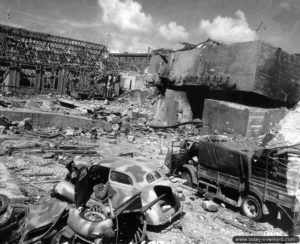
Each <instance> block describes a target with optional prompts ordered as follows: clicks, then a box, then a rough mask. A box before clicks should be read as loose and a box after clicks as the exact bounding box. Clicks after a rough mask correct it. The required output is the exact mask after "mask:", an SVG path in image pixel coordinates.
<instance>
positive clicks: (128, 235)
mask: <svg viewBox="0 0 300 244" xmlns="http://www.w3.org/2000/svg"><path fill="white" fill-rule="evenodd" d="M79 177H80V179H79V181H78V182H77V184H76V186H75V190H76V192H79V191H77V188H78V187H79V188H81V187H82V186H86V185H85V184H86V183H87V182H88V176H87V177H86V175H80V176H79ZM80 190H81V189H80ZM80 192H81V193H82V194H80V193H79V194H76V195H75V205H76V206H75V207H69V206H68V204H67V203H66V202H62V201H59V200H52V201H51V202H49V203H45V204H41V205H38V206H36V205H33V206H29V207H28V206H25V205H24V206H17V207H15V206H14V207H13V206H11V205H10V204H9V200H8V198H7V197H6V196H5V195H0V207H1V209H0V210H1V214H0V243H2V244H29V243H40V244H41V243H45V244H61V243H80V244H87V243H95V244H96V243H103V241H105V243H134V244H138V243H141V242H142V241H144V240H145V239H146V227H147V224H146V220H145V216H144V213H145V211H147V210H148V209H149V208H151V207H152V206H153V205H155V204H156V203H157V201H159V200H160V199H161V198H159V199H158V200H155V201H153V202H151V203H149V204H148V205H147V206H145V207H142V201H141V196H140V195H141V194H140V192H138V193H136V194H134V195H133V196H131V197H129V199H127V200H126V201H125V202H123V203H122V204H120V205H119V206H118V208H117V209H113V208H112V204H111V199H110V198H106V200H105V201H97V200H95V199H93V200H91V199H90V200H89V201H87V200H88V198H86V197H85V195H86V192H85V191H80Z"/></svg>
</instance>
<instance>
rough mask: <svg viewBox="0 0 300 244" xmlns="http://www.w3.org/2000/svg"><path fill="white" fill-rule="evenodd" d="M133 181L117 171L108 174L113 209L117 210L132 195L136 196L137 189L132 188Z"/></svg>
mask: <svg viewBox="0 0 300 244" xmlns="http://www.w3.org/2000/svg"><path fill="white" fill-rule="evenodd" d="M134 183H135V182H134V181H133V179H132V178H131V177H130V176H129V175H127V174H125V173H123V172H119V171H117V170H111V171H110V174H109V187H110V188H111V189H112V190H113V192H114V195H113V197H112V205H113V208H117V207H118V206H120V205H121V204H122V203H123V202H125V201H126V200H128V199H129V198H130V197H132V196H133V195H134V194H136V193H137V192H139V191H138V189H136V187H135V186H134Z"/></svg>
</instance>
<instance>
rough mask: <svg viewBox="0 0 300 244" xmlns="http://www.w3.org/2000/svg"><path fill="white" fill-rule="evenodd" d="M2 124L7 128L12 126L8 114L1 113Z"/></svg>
mask: <svg viewBox="0 0 300 244" xmlns="http://www.w3.org/2000/svg"><path fill="white" fill-rule="evenodd" d="M0 125H2V126H4V127H5V128H6V129H8V127H9V126H11V121H10V120H9V118H7V117H6V116H4V115H1V116H0Z"/></svg>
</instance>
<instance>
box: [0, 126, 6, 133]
mask: <svg viewBox="0 0 300 244" xmlns="http://www.w3.org/2000/svg"><path fill="white" fill-rule="evenodd" d="M5 134H6V127H5V126H3V125H0V135H5Z"/></svg>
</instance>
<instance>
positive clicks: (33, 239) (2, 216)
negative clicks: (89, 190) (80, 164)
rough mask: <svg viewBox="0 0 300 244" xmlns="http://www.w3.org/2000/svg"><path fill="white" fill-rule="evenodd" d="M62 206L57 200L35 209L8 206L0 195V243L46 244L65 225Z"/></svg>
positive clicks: (65, 211)
mask: <svg viewBox="0 0 300 244" xmlns="http://www.w3.org/2000/svg"><path fill="white" fill-rule="evenodd" d="M67 217H68V207H67V203H66V202H61V201H58V200H53V201H50V202H49V203H45V204H41V205H38V206H36V205H35V206H27V205H18V206H12V205H11V204H10V202H9V199H8V198H7V197H6V196H5V195H2V194H0V243H2V244H29V243H50V241H51V239H52V237H53V235H54V233H55V232H56V231H57V230H59V229H60V228H62V227H63V226H64V225H65V224H66V221H67Z"/></svg>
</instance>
